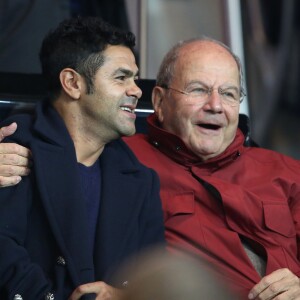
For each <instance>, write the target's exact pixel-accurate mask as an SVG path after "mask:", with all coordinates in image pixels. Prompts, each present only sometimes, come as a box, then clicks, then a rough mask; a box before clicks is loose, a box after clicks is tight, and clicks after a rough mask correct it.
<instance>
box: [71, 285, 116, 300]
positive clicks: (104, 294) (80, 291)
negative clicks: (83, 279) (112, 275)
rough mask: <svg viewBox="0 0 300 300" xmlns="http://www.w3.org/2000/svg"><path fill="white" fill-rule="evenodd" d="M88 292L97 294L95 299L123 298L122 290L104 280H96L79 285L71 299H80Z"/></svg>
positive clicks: (110, 299)
mask: <svg viewBox="0 0 300 300" xmlns="http://www.w3.org/2000/svg"><path fill="white" fill-rule="evenodd" d="M86 294H96V295H95V300H119V299H121V295H122V291H121V290H120V289H116V288H114V287H112V286H110V285H108V284H106V283H105V282H103V281H96V282H91V283H86V284H83V285H80V286H78V287H77V288H76V289H75V290H74V291H73V293H72V295H71V296H70V298H69V300H78V299H80V297H82V296H83V295H86Z"/></svg>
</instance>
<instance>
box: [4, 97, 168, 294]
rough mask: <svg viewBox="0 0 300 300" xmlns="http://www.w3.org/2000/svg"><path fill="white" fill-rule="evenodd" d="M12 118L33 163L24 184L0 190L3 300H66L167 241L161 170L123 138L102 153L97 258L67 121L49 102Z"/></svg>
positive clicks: (16, 136)
mask: <svg viewBox="0 0 300 300" xmlns="http://www.w3.org/2000/svg"><path fill="white" fill-rule="evenodd" d="M11 121H16V122H17V124H18V129H17V132H16V133H15V134H14V135H13V136H12V137H10V138H9V139H7V140H6V141H7V142H11V141H13V142H17V143H20V144H22V145H24V146H27V147H29V148H30V149H31V151H32V154H33V157H34V165H33V170H32V172H31V174H30V175H29V176H27V177H23V179H22V181H21V183H20V184H18V185H17V186H14V187H7V188H2V189H0V299H13V297H14V295H16V294H20V295H21V296H22V297H23V299H34V300H37V299H45V295H47V293H49V292H50V293H53V294H54V295H55V299H63V300H65V299H67V297H68V296H69V294H70V293H71V292H72V291H73V290H74V289H75V288H76V287H77V286H78V285H80V284H83V283H87V282H92V281H100V280H101V281H105V282H107V283H109V284H111V283H112V282H111V280H112V278H113V275H114V272H115V271H116V268H118V267H119V266H120V264H121V263H122V262H124V260H126V259H127V258H128V257H129V256H131V255H133V254H134V253H136V252H139V251H141V250H142V249H143V248H145V247H147V246H150V245H153V244H157V243H163V241H164V233H163V232H164V228H163V218H162V210H161V203H160V199H159V181H158V177H157V175H156V173H155V172H154V171H152V170H151V169H148V168H146V167H144V166H143V165H142V164H140V163H139V162H138V160H137V159H136V157H135V156H134V155H133V153H132V152H131V150H130V149H129V148H128V146H127V145H126V144H125V143H124V142H123V141H122V140H121V139H119V140H116V141H114V142H112V143H110V144H107V145H106V146H105V149H104V151H103V152H102V154H101V156H100V163H101V173H102V183H101V191H102V192H101V202H100V212H99V218H98V224H97V231H96V243H95V249H94V257H92V255H91V253H92V252H93V251H92V249H89V247H88V245H89V243H88V234H87V228H88V225H87V218H86V215H85V213H86V212H85V210H86V207H85V203H84V200H83V197H82V195H81V189H80V183H79V175H78V173H77V172H78V171H77V169H78V168H77V161H76V155H75V148H74V145H73V141H72V140H71V138H70V136H69V134H68V131H67V129H66V127H65V125H64V122H63V120H62V119H61V118H60V116H59V115H58V113H57V112H56V111H55V110H54V109H53V108H52V107H51V106H50V105H49V104H48V103H47V102H46V101H45V102H42V103H40V104H38V105H37V109H36V112H35V114H34V115H31V114H23V115H15V116H11V117H10V118H9V119H7V120H6V121H5V122H4V123H2V125H1V126H4V125H5V124H9V123H10V122H11ZM123 280H124V281H125V280H126V278H124V279H122V281H123ZM118 284H120V285H121V284H122V282H118V283H116V285H118Z"/></svg>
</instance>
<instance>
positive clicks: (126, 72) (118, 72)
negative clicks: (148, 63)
mask: <svg viewBox="0 0 300 300" xmlns="http://www.w3.org/2000/svg"><path fill="white" fill-rule="evenodd" d="M120 73H122V74H124V75H125V76H126V77H136V76H138V71H137V72H136V73H133V72H132V71H131V70H128V69H124V68H120V69H117V70H116V71H115V72H114V73H113V75H118V74H120Z"/></svg>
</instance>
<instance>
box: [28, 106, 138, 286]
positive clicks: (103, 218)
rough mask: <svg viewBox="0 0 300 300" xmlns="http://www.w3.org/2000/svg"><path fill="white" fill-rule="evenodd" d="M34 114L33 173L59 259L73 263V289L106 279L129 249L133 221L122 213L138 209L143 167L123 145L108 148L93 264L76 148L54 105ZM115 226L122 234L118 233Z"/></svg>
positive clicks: (103, 161)
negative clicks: (139, 173) (123, 252)
mask: <svg viewBox="0 0 300 300" xmlns="http://www.w3.org/2000/svg"><path fill="white" fill-rule="evenodd" d="M36 109H37V114H36V116H37V118H36V120H35V123H34V125H33V126H34V131H35V134H37V135H39V136H40V138H38V139H34V142H33V143H32V144H31V145H30V147H31V149H32V152H33V156H34V158H35V162H36V163H35V164H34V168H35V172H36V180H37V181H38V186H39V189H40V190H39V192H40V196H41V200H42V202H43V205H44V207H45V211H46V214H47V217H48V220H49V222H50V226H51V228H52V231H53V234H54V236H55V238H56V240H57V242H58V244H59V248H60V250H61V251H62V253H61V255H62V256H64V257H65V258H66V259H67V260H69V261H67V266H68V268H69V269H70V274H71V276H72V279H73V282H74V284H75V285H78V284H80V283H83V282H88V281H94V275H96V276H97V278H103V276H104V275H105V274H106V273H107V270H108V267H109V265H110V264H111V262H112V260H113V259H115V257H116V256H117V253H122V251H121V250H120V247H121V246H120V245H121V244H122V247H125V246H126V245H125V244H126V243H125V241H126V239H125V236H127V235H128V228H127V227H126V224H128V223H129V220H128V214H126V213H124V211H125V212H126V210H128V209H129V208H128V207H130V209H132V208H133V207H134V206H135V205H134V200H135V199H138V195H136V193H137V189H136V185H137V184H138V182H139V180H140V178H139V176H132V174H133V173H136V172H139V171H140V165H139V163H138V161H137V159H136V158H135V156H134V155H133V154H132V152H131V151H130V150H129V148H128V146H127V145H126V144H125V143H124V142H123V141H122V140H116V141H113V142H112V143H109V144H107V145H106V146H105V148H104V151H103V152H102V154H101V156H100V161H101V168H102V174H103V177H102V196H101V202H100V205H101V211H100V215H99V224H98V229H97V230H98V236H99V240H98V241H96V251H95V253H97V255H96V257H95V258H94V259H95V262H93V257H92V256H91V253H93V250H92V249H88V247H87V245H88V243H87V237H86V232H87V230H88V224H87V220H86V218H85V217H84V213H83V212H84V211H85V205H84V201H83V200H82V195H81V192H80V190H79V188H78V187H79V186H80V182H79V176H78V173H77V172H78V170H77V165H76V153H75V148H74V143H73V141H72V139H71V137H70V135H69V133H68V131H67V128H66V126H65V124H64V122H63V120H62V119H61V117H60V116H59V114H58V113H57V111H56V110H55V109H54V108H53V107H52V106H51V104H49V103H47V102H45V103H38V105H37V107H36ZM125 198H126V201H125V200H124V199H125ZM70 207H72V209H70ZM80 216H82V217H80ZM116 220H117V222H118V224H117V225H116ZM119 224H122V226H119ZM115 226H119V227H118V229H120V228H122V229H123V231H121V230H120V231H117V230H115ZM111 232H117V233H118V234H111ZM111 245H114V247H112V246H111ZM118 247H119V248H118ZM94 266H96V274H94Z"/></svg>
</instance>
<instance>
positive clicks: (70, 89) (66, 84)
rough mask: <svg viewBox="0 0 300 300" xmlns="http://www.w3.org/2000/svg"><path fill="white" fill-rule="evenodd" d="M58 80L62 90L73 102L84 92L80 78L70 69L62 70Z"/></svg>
mask: <svg viewBox="0 0 300 300" xmlns="http://www.w3.org/2000/svg"><path fill="white" fill-rule="evenodd" d="M59 80H60V83H61V86H62V89H63V90H64V91H65V93H66V94H68V95H69V96H70V97H71V98H72V99H74V100H77V99H79V98H80V96H81V94H82V93H83V92H84V91H83V89H84V84H83V78H82V76H81V75H80V74H79V73H77V72H76V71H75V70H73V69H71V68H65V69H63V70H62V71H61V72H60V74H59Z"/></svg>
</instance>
